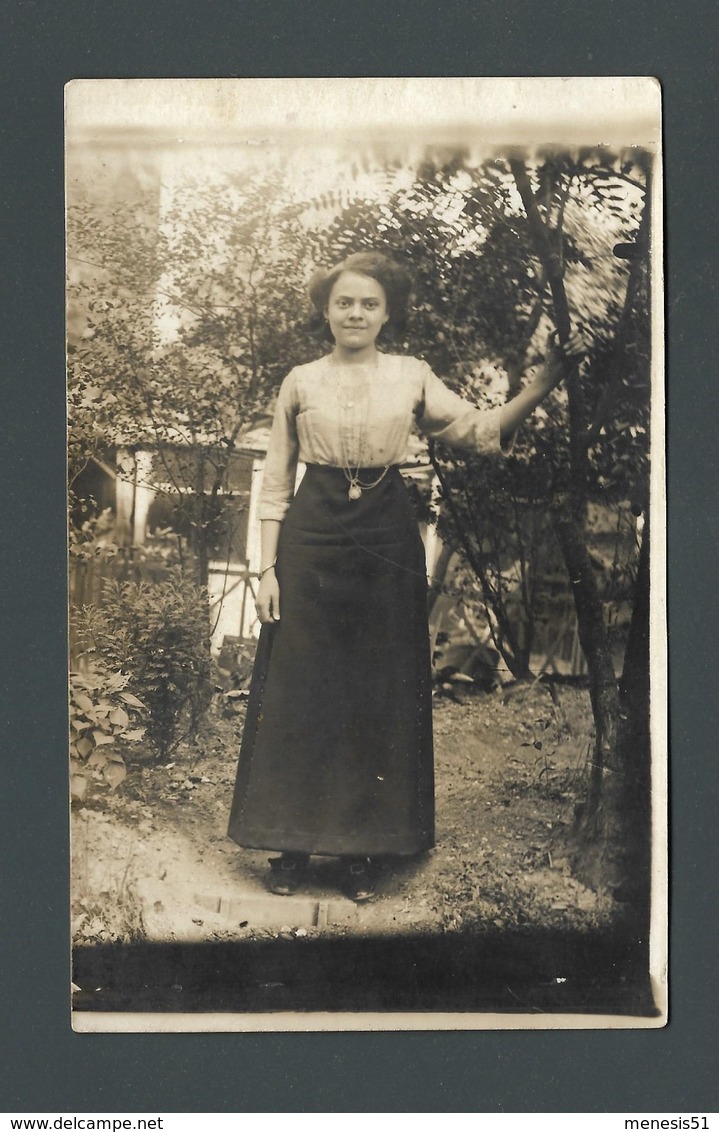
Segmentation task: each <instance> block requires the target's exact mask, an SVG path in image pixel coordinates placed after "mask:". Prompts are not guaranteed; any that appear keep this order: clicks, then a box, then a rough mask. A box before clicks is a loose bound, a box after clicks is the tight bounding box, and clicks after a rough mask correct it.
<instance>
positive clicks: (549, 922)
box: [72, 685, 615, 945]
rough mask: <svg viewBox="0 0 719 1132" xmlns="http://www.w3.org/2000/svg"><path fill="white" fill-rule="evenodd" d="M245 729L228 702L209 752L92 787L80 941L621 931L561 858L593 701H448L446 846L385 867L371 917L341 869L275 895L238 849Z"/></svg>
mask: <svg viewBox="0 0 719 1132" xmlns="http://www.w3.org/2000/svg"><path fill="white" fill-rule="evenodd" d="M224 710H226V704H225V709H224ZM242 723H243V713H242V710H239V711H238V712H237V713H236V714H233V715H232V717H231V718H226V717H225V716H224V715H223V709H222V706H221V704H220V702H218V703H217V704H216V705H214V706H213V709H212V712H211V717H210V720H209V721H208V727H207V729H206V733H205V735H204V736H203V738H202V740H201V742H200V743H199V744H198V746H197V747H195V748H192V749H186V750H183V751H181V752H180V753H179V754H178V755H177V756H176V757H175V759H174V761H172V762H170V763H168V764H165V765H160V766H158V765H152V764H151V763H150V762H149V761H145V762H144V763H138V764H136V765H135V766H134V767H133V768H132V769H131V772H130V774H129V775H128V777H127V779H126V780H125V782H124V783H123V784H122V786H121V787H119V788H118V789H117V790H116V791H115V792H110V791H109V790H108V789H102V788H100V787H96V788H95V789H94V791H93V792H91V793H90V795H89V797H88V798H87V799H86V801H85V803H84V804H83V805H81V806H79V807H77V808H76V809H74V812H73V822H72V829H73V840H72V846H73V856H72V862H73V863H72V869H73V940H74V943H75V944H76V945H83V944H91V943H109V942H113V941H124V942H130V941H132V940H140V939H148V940H178V941H203V940H231V939H241V938H247V937H266V936H275V937H276V936H284V937H287V936H296V937H304V936H312V935H320V934H321V935H331V934H348V933H359V934H362V933H372V934H376V933H380V934H381V933H396V932H401V933H416V932H426V931H449V932H453V931H457V930H467V929H471V930H478V931H482V930H492V931H494V930H496V929H497V928H518V927H530V928H531V927H538V928H545V929H546V928H557V927H559V928H571V929H573V930H576V929H580V930H581V929H585V928H586V929H587V930H589V929H594V928H598V927H599V928H601V927H604V926H607V925H608V924H609V923H610V922H611V920H612V917H613V914H614V909H615V906H614V903H613V901H612V899H611V897H610V896H609V895H608V893H607V892H606V891H603V890H601V889H600V890H599V891H596V892H595V891H592V890H590V889H587V888H585V887H584V886H582V885H581V884H579V883H578V882H577V881H576V880H575V879H574V878H573V877H572V875H571V872H570V869H569V864H568V861H567V860H566V859H565V858H564V857H563V856H562V854H561V851H560V850H559V849H558V846H560V845H561V843H562V837H563V833H564V832H565V831H566V829H567V828H568V827H569V825H570V823H571V821H572V819H573V814H574V807H575V805H576V803H577V802H578V801H579V800H581V798H582V797H583V793H584V789H585V783H586V764H587V756H588V751H589V748H590V742H591V727H592V724H591V713H590V710H589V703H588V695H587V693H586V691H584V690H582V689H577V688H573V687H562V688H560V689H558V690H555V695H554V698H552V697H551V696H550V694H549V692H548V690H547V689H546V688H545V687H544V686H542V685H533V686H528V687H526V688H516V689H513V690H511V691H509V692H508V691H506V690H504V691H499V692H495V693H474V694H471V695H468V696H467V698H466V699H465V700H464V702H455V701H454V700H451V699H446V698H438V699H437V701H436V704H435V737H436V744H435V746H436V793H437V846H436V848H435V849H434V850H433V851H432V852H431V853H428V854H426V855H424V856H423V857H422V858H421V859H418V860H414V861H412V862H411V863H408V862H404V863H402V862H399V863H397V865H396V867H392V868H388V869H387V870H386V871H385V872H384V873H383V875H382V877H381V880H380V884H379V887H378V892H377V895H376V897H375V899H374V900H373V901H372V902H371V903H369V904H367V905H363V906H360V907H357V906H355V905H354V904H353V903H351V902H350V901H349V900H347V899H345V898H344V897H342V896H341V895H340V893H339V891H338V887H337V879H338V878H337V862H335V861H332V860H329V859H327V860H323V859H318V860H316V861H313V862H312V865H311V870H310V875H309V877H308V881H307V884H306V885H305V886H304V887H303V889H302V890H301V892H299V893H298V894H297V895H296V896H292V897H279V896H272V895H270V894H269V893H268V892H267V890H266V888H265V886H264V879H265V875H266V872H267V854H266V853H255V852H249V851H246V850H241V849H239V848H238V847H237V846H236V845H235V844H234V843H233V842H232V841H230V840H229V839H228V837H227V834H226V829H227V819H228V813H229V806H230V800H231V795H232V787H233V783H234V774H235V767H236V758H237V750H238V748H239V741H240V736H241V732H242Z"/></svg>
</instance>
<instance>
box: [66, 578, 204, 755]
mask: <svg viewBox="0 0 719 1132" xmlns="http://www.w3.org/2000/svg"><path fill="white" fill-rule="evenodd" d="M79 629H80V634H81V637H82V638H83V639H84V641H85V642H86V643H87V644H89V645H90V648H91V650H92V651H94V653H95V654H96V655H97V656H98V657H99V658H100V659H101V660H102V661H103V662H104V664H105V665H107V666H108V667H110V668H112V669H119V670H120V671H121V672H122V673H123V674H125V675H127V677H128V687H129V688H130V689H132V691H133V692H134V693H135V694H137V695H138V696H140V697H141V698H142V701H143V703H144V704H146V706H147V709H148V721H147V729H146V733H147V739H148V741H149V742H150V743H151V745H152V746H153V747H154V749H155V751H156V752H157V755H158V756H159V757H161V758H165V757H167V756H168V755H169V754H170V753H171V752H172V751H174V750H175V749H176V747H177V746H178V745H179V744H180V743H181V742H182V740H183V739H186V738H190V739H194V738H195V737H196V735H197V732H198V729H199V726H200V723H201V721H202V719H203V717H204V715H205V714H206V712H207V709H208V707H209V705H210V701H211V698H212V682H211V671H212V669H211V659H210V641H209V604H208V596H207V592H206V590H204V589H202V588H200V587H198V586H196V585H195V584H194V583H192V582H189V581H188V580H187V579H185V578H184V577H183V576H182V574H181V572H180V571H179V570H177V569H175V570H173V571H172V572H171V573H170V575H169V576H168V577H167V578H166V579H164V580H163V581H159V582H153V583H149V582H144V581H141V582H118V581H115V580H113V581H110V582H108V583H106V586H105V590H104V593H103V605H102V608H101V609H93V608H88V607H85V608H84V609H83V611H82V616H81V618H80V625H79Z"/></svg>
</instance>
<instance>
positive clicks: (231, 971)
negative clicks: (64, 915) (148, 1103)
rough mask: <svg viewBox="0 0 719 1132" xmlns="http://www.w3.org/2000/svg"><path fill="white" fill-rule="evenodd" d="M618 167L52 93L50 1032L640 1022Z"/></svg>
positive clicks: (530, 108) (638, 314) (655, 988)
mask: <svg viewBox="0 0 719 1132" xmlns="http://www.w3.org/2000/svg"><path fill="white" fill-rule="evenodd" d="M660 139H661V99H660V90H659V86H658V84H657V83H656V81H655V80H653V79H651V78H631V77H624V78H612V77H607V78H569V79H562V78H551V79H543V78H523V79H516V78H514V79H509V78H481V79H480V78H387V79H376V78H374V79H370V78H366V79H345V78H325V79H291V78H283V79H259V78H252V79H221V80H215V79H187V80H185V79H157V80H155V79H125V80H122V79H101V80H90V79H83V80H75V81H73V82H71V83H69V84H68V86H67V88H66V92H65V161H66V164H65V182H66V250H67V259H66V263H67V275H66V288H67V291H66V294H67V412H68V514H69V520H68V532H69V544H68V562H69V570H68V578H69V593H68V607H69V614H68V617H69V620H68V624H69V703H70V740H69V749H70V760H69V779H70V797H71V803H70V818H69V820H70V826H71V847H72V853H71V881H70V884H71V905H72V922H71V936H72V951H73V972H72V988H71V991H72V1016H73V1027H74V1029H75V1030H78V1031H86V1032H88V1031H96V1032H103V1031H112V1030H127V1031H150V1032H152V1031H162V1030H176V1031H191V1030H208V1031H209V1030H215V1031H231V1030H238V1031H243V1030H313V1029H314V1030H353V1029H358V1030H363V1029H364V1030H381V1029H394V1030H397V1029H410V1030H411V1029H490V1028H505V1029H515V1028H536V1029H547V1028H550V1029H551V1028H561V1027H571V1028H578V1029H580V1028H597V1027H604V1028H608V1027H617V1028H621V1027H623V1028H632V1027H639V1028H648V1027H657V1026H662V1025H665V1024H666V1020H667V994H668V988H667V978H666V962H667V954H666V938H667V881H668V878H667V829H666V824H667V814H666V811H667V788H666V781H667V765H666V762H667V737H666V728H667V719H666V715H667V712H666V626H665V547H664V543H665V481H664V476H665V451H664V409H665V405H664V368H663V367H664V342H663V322H662V318H663V277H662V264H663V232H662V165H661V144H660Z"/></svg>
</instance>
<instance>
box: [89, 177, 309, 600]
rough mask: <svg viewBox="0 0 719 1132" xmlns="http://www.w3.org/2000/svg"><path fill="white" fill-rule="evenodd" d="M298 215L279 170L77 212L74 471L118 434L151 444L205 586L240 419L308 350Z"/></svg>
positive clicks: (243, 423) (251, 416)
mask: <svg viewBox="0 0 719 1132" xmlns="http://www.w3.org/2000/svg"><path fill="white" fill-rule="evenodd" d="M299 214H300V208H299V207H298V206H297V205H293V204H291V203H288V202H287V200H286V199H283V193H282V180H281V175H280V173H279V172H275V173H272V172H270V173H265V174H262V175H258V174H253V175H248V176H246V177H243V178H234V179H230V180H228V181H226V182H225V183H222V184H218V183H216V182H212V183H209V184H204V185H200V184H195V185H184V186H183V187H182V192H179V191H178V192H177V193H176V195H175V198H174V200H173V201H172V203H171V204H170V206H169V207H167V208H165V209H164V211H163V212H162V214H161V215H159V216H158V215H154V214H153V206H152V203H151V202H147V201H145V202H144V207H142V208H138V202H137V201H132V202H129V203H128V204H123V202H118V201H116V200H111V201H110V202H107V201H103V200H102V199H101V198H100V199H98V198H97V197H96V198H94V199H85V200H82V201H78V202H76V203H73V204H71V206H70V208H69V235H68V242H69V247H70V257H69V258H70V263H71V266H72V265H73V264H75V265H78V264H81V265H83V266H84V267H85V273H84V274H82V273H80V274H79V275H77V277H76V279H75V282H74V283H73V284H72V285H71V288H70V293H71V298H72V300H73V302H74V304H75V307H74V310H75V323H76V327H75V334H74V340H73V341H71V347H70V366H69V369H70V377H69V405H70V458H71V468H72V470H71V478H74V476H75V475H76V474H77V472H78V471H79V470H80V469H81V468H82V467H83V466H84V464H85V463H86V461H87V459H88V458H89V457H90V456H92V455H96V454H97V453H98V452H99V451H100V450H102V449H103V448H106V447H107V446H108V445H113V444H115V445H126V446H129V447H132V448H136V449H140V448H147V449H150V450H151V451H152V452H153V453H154V459H155V474H154V477H153V478H154V480H155V481H157V480H161V481H164V482H165V484H167V485H169V490H170V493H171V496H172V500H173V503H174V505H175V509H176V512H177V515H178V521H179V522H180V524H181V525H182V526H183V527H184V529H185V530H186V531H187V532H188V536H189V543H190V548H191V551H192V559H193V562H194V564H195V576H196V580H197V582H198V583H199V584H200V585H206V584H207V576H208V563H209V559H210V557H211V555H212V547H213V546H214V544H215V543H216V542H217V540H218V526H219V525H220V524H221V523H222V522H224V523H225V525H226V524H227V522H228V513H227V510H226V509H225V513H224V516H223V517H221V507H220V504H221V503H223V502H225V501H227V500H228V499H231V498H232V490H233V476H232V464H233V459H234V454H235V452H236V450H237V447H238V442H239V439H240V438H241V435H242V433H243V430H246V429H248V428H249V427H250V426H251V425H252V423H253V422H255V421H256V420H257V417H258V414H260V413H265V414H266V412H267V407H268V403H269V402H270V400H271V398H272V395H273V393H274V391H275V390H276V388H277V386H278V384H279V382H280V380H281V378H282V376H284V374H285V373H286V372H287V369H288V368H289V364H290V359H291V361H292V362H297V361H302V360H303V354H304V355H305V356H306V357H307V358H309V357H311V356H312V355H313V353H314V349H315V347H314V346H313V343H312V340H311V336H310V335H309V334H308V332H307V329H306V327H305V326H304V323H305V320H306V302H305V300H304V289H305V286H306V278H307V262H308V260H307V247H306V245H307V236H306V230H305V228H304V227H303V225H302V224H301V223H300V220H299ZM138 215H140V216H143V215H146V216H147V217H148V222H147V223H145V224H138ZM87 269H90V270H89V271H88V270H87Z"/></svg>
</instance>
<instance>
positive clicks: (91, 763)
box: [70, 664, 146, 802]
mask: <svg viewBox="0 0 719 1132" xmlns="http://www.w3.org/2000/svg"><path fill="white" fill-rule="evenodd" d="M128 683H129V676H128V675H127V674H123V673H122V672H111V671H109V670H108V669H107V668H106V667H105V666H104V665H102V664H95V665H93V666H92V667H89V668H88V669H87V670H86V671H84V672H71V673H70V766H71V776H72V777H71V794H72V798H73V800H74V801H78V802H81V801H82V800H83V798H84V797H85V794H86V791H87V785H88V777H90V778H92V779H94V780H95V781H100V782H102V783H103V784H104V785H107V786H109V787H110V789H111V790H116V789H117V787H118V786H119V785H120V783H121V782H122V781H123V780H124V778H125V775H126V773H127V771H126V767H125V760H124V758H123V756H122V753H121V751H120V750H119V749H118V743H119V742H126V743H127V742H130V743H133V742H138V740H140V739H142V738H143V736H144V734H145V728H144V727H142V726H139V725H138V724H139V722H140V720H142V719H143V718H144V716H145V714H146V710H145V705H144V704H143V703H142V701H141V700H139V699H138V698H137V696H135V695H133V694H132V693H131V692H129V691H128V690H127V685H128Z"/></svg>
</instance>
